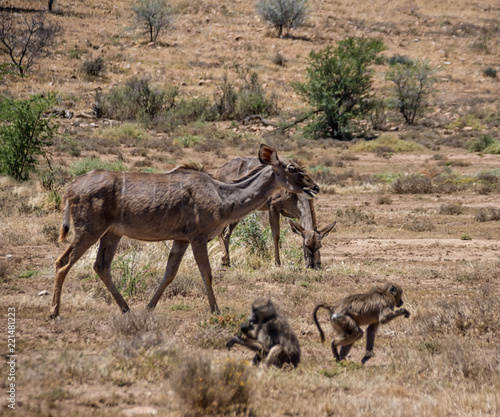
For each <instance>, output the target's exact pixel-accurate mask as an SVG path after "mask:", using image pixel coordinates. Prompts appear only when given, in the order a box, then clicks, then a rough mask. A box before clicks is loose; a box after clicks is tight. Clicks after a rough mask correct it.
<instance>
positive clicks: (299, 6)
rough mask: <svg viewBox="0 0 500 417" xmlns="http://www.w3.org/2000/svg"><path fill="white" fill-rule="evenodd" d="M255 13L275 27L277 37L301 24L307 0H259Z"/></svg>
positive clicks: (307, 10)
mask: <svg viewBox="0 0 500 417" xmlns="http://www.w3.org/2000/svg"><path fill="white" fill-rule="evenodd" d="M256 9H257V13H258V14H259V15H260V16H261V17H262V18H263V19H264V20H267V21H268V22H270V23H271V24H272V25H273V26H274V28H275V29H276V33H277V35H278V37H281V36H282V35H283V29H285V30H286V31H287V33H288V32H289V31H290V30H291V29H295V28H297V27H299V26H301V25H302V24H303V23H304V20H305V19H306V17H307V15H308V12H309V4H308V0H260V1H259V2H258V3H257V6H256Z"/></svg>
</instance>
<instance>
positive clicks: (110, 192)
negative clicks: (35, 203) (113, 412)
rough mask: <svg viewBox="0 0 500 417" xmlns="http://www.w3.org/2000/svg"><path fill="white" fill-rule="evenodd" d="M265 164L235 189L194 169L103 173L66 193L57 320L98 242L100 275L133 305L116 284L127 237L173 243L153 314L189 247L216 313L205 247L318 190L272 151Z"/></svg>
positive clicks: (264, 154) (265, 150) (262, 156)
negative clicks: (289, 199) (280, 197)
mask: <svg viewBox="0 0 500 417" xmlns="http://www.w3.org/2000/svg"><path fill="white" fill-rule="evenodd" d="M259 160H260V161H261V163H262V165H259V166H258V167H257V168H256V169H255V170H253V171H251V172H250V173H249V174H248V175H247V176H246V177H244V178H241V179H239V180H236V181H234V182H233V183H223V182H220V181H218V180H216V179H214V178H213V177H211V176H210V175H209V174H207V173H205V172H202V171H200V170H196V169H193V168H192V167H187V166H183V167H177V168H175V169H173V170H172V171H170V172H167V173H164V174H149V173H130V172H111V171H104V170H97V171H92V172H89V173H87V174H85V175H82V176H80V177H78V178H77V179H76V180H75V181H74V182H73V183H72V184H71V185H70V186H69V187H68V189H67V192H66V196H65V210H64V220H63V225H62V228H61V236H60V237H61V240H64V237H65V236H66V235H67V233H68V231H69V226H70V218H71V219H72V220H73V225H74V237H73V240H72V242H71V244H70V245H69V247H68V248H67V249H66V250H65V252H64V253H63V254H62V255H61V257H60V258H59V259H58V260H57V261H56V272H55V278H54V294H53V298H52V308H51V317H57V316H58V315H59V307H60V302H61V289H62V285H63V283H64V279H65V278H66V275H67V274H68V272H69V270H70V269H71V267H72V266H73V265H74V264H75V263H76V262H77V261H78V259H80V258H81V257H82V255H83V254H84V253H85V252H86V251H87V250H88V249H89V248H90V247H91V246H92V245H93V244H94V243H95V242H97V240H99V239H100V245H99V251H98V254H97V258H96V262H95V265H94V270H95V271H96V272H97V274H98V275H99V277H100V278H101V280H102V281H103V282H104V284H105V285H106V288H107V289H108V290H109V291H110V292H111V294H112V295H113V298H114V299H115V301H116V303H117V304H118V306H119V307H120V309H121V310H122V312H127V311H128V310H129V307H128V305H127V303H126V301H125V300H124V299H123V297H122V295H121V294H120V293H119V292H118V290H117V289H116V287H115V285H114V283H113V281H112V279H111V262H112V260H113V257H114V255H115V252H116V249H117V247H118V243H119V241H120V239H121V237H122V236H128V237H130V238H133V239H139V240H145V241H162V240H173V244H172V249H171V251H170V255H169V257H168V261H167V267H166V271H165V275H164V277H163V280H162V282H161V284H160V286H159V288H158V289H157V291H156V293H155V294H154V296H153V298H152V299H151V301H150V302H149V304H148V307H149V308H151V309H153V308H154V307H155V306H156V304H157V303H158V300H159V299H160V297H161V295H162V294H163V292H164V291H165V288H166V287H167V286H168V285H169V284H170V283H171V282H172V281H173V279H174V278H175V275H176V273H177V271H178V268H179V264H180V262H181V260H182V258H183V256H184V253H185V252H186V249H187V247H188V246H189V244H191V246H192V250H193V254H194V257H195V260H196V263H197V264H198V268H199V270H200V273H201V276H202V278H203V281H204V283H205V286H206V289H207V295H208V301H209V303H210V308H211V311H212V312H217V311H218V307H217V303H216V301H215V296H214V293H213V289H212V272H211V268H210V262H209V259H208V251H207V243H208V241H209V240H211V239H212V238H214V237H215V236H218V235H219V234H220V233H221V232H222V230H223V229H224V227H225V226H227V225H228V224H230V223H233V222H235V221H238V220H240V219H241V218H243V217H245V216H246V215H247V214H249V213H250V212H252V211H254V210H256V209H257V208H259V207H260V206H262V204H263V203H264V202H265V201H267V200H268V199H269V198H270V197H271V196H272V195H273V194H274V193H275V192H277V191H278V190H279V189H281V188H286V189H287V190H289V191H291V192H294V193H301V194H305V195H307V196H308V197H309V198H313V197H314V196H315V194H316V193H317V192H318V191H319V188H318V186H317V185H316V184H315V183H314V182H313V181H312V180H311V178H309V177H308V176H307V175H306V174H305V173H304V172H303V171H302V170H301V169H300V167H298V166H297V165H296V164H293V163H292V164H290V163H288V162H283V161H281V160H280V159H279V158H278V155H277V154H276V151H275V150H274V149H272V148H270V147H269V146H267V145H261V147H260V150H259Z"/></svg>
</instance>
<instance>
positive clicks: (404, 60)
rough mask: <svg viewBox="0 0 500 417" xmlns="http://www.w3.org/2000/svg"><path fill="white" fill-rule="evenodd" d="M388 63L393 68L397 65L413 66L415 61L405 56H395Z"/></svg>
mask: <svg viewBox="0 0 500 417" xmlns="http://www.w3.org/2000/svg"><path fill="white" fill-rule="evenodd" d="M387 63H388V64H389V65H391V66H392V65H397V64H401V65H408V66H411V65H413V64H414V62H413V60H412V59H411V58H408V57H407V56H405V55H393V56H391V57H390V58H389V59H388V60H387Z"/></svg>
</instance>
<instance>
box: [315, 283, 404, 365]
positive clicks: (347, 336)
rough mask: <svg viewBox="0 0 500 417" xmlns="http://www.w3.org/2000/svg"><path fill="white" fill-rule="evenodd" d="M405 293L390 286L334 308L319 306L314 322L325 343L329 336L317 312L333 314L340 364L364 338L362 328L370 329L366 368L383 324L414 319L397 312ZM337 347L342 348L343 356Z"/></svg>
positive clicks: (335, 347) (335, 355)
mask: <svg viewBox="0 0 500 417" xmlns="http://www.w3.org/2000/svg"><path fill="white" fill-rule="evenodd" d="M402 295H403V290H402V289H401V287H400V286H399V285H396V284H392V283H387V284H386V285H384V286H383V287H376V288H373V289H372V290H370V291H369V292H367V293H363V294H354V295H350V296H348V297H346V298H344V299H342V300H340V301H339V302H338V303H336V304H334V305H329V304H319V305H317V306H316V307H315V308H314V311H313V318H314V322H315V323H316V326H317V327H318V330H319V334H320V337H321V342H324V341H325V334H324V333H323V330H322V329H321V326H320V325H319V323H318V319H317V316H316V314H317V312H318V310H319V309H320V308H325V309H326V310H328V311H329V312H330V323H331V325H332V327H333V331H334V333H335V335H334V337H333V340H332V352H333V356H334V358H335V359H336V360H337V362H339V361H341V360H342V359H345V357H346V356H347V355H348V354H349V352H350V350H351V348H352V345H353V344H354V342H356V341H357V340H359V339H361V338H362V337H363V331H362V330H361V328H360V326H363V325H368V328H367V329H366V353H365V356H364V357H363V359H362V360H361V362H362V363H363V364H364V363H366V361H368V360H369V359H370V358H371V357H372V356H374V354H373V345H374V343H375V334H376V333H377V330H378V328H379V325H380V324H385V323H388V322H390V321H391V320H394V319H395V318H396V317H399V316H405V317H406V318H408V317H410V312H409V311H408V310H406V309H404V308H400V309H398V310H394V307H401V306H402V305H403V298H402ZM337 346H341V348H340V354H339V352H338V351H337Z"/></svg>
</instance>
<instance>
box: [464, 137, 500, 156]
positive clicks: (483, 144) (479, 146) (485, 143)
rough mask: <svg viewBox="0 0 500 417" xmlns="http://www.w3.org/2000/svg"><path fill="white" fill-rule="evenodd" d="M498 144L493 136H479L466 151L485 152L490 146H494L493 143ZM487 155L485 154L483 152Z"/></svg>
mask: <svg viewBox="0 0 500 417" xmlns="http://www.w3.org/2000/svg"><path fill="white" fill-rule="evenodd" d="M496 142H498V141H497V140H496V139H495V138H494V137H493V135H490V134H484V135H481V137H480V138H478V139H476V140H475V141H473V142H472V143H471V144H470V146H469V149H468V151H469V152H485V151H486V149H488V148H489V147H490V146H493V145H495V143H496ZM485 153H487V152H485Z"/></svg>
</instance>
